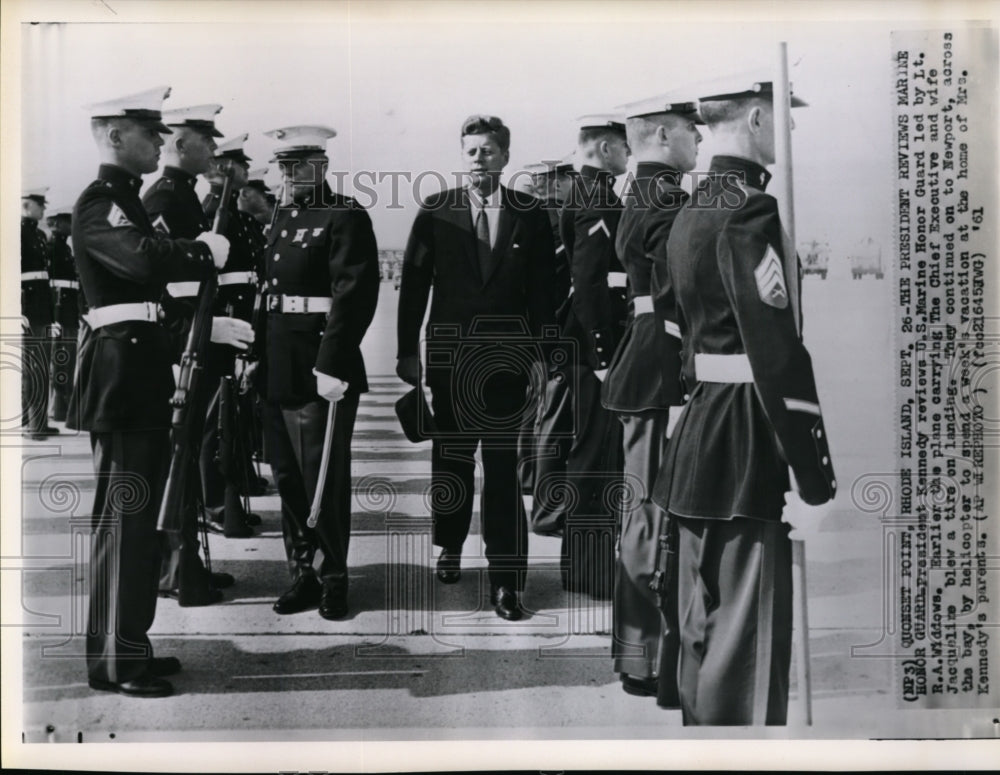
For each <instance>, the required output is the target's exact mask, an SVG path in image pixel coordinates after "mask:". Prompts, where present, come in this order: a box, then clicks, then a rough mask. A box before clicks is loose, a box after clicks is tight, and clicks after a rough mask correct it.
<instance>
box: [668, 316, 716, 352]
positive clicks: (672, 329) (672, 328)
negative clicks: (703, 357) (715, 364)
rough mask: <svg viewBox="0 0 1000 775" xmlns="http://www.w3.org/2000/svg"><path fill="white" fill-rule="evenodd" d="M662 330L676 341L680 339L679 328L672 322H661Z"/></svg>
mask: <svg viewBox="0 0 1000 775" xmlns="http://www.w3.org/2000/svg"><path fill="white" fill-rule="evenodd" d="M663 330H664V331H666V332H667V333H668V334H670V335H671V336H673V337H675V338H677V339H680V338H681V327H680V326H679V325H677V324H676V323H675V322H674V321H672V320H664V321H663ZM697 357H698V356H697V355H696V356H695V358H697ZM709 357H714V356H709Z"/></svg>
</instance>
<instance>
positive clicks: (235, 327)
mask: <svg viewBox="0 0 1000 775" xmlns="http://www.w3.org/2000/svg"><path fill="white" fill-rule="evenodd" d="M212 341H213V342H215V344H228V345H232V346H233V347H235V348H236V349H237V350H245V349H247V347H249V346H250V343H251V342H253V326H251V325H250V324H249V323H247V322H246V321H245V320H240V319H239V318H224V317H223V318H212Z"/></svg>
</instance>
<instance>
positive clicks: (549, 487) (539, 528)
mask: <svg viewBox="0 0 1000 775" xmlns="http://www.w3.org/2000/svg"><path fill="white" fill-rule="evenodd" d="M575 425H576V423H575V421H574V417H573V393H572V391H571V390H570V374H569V373H568V372H567V371H563V370H560V371H557V372H553V373H551V374H548V375H546V379H545V388H544V393H543V395H542V397H541V402H540V404H539V407H538V420H537V428H536V431H535V454H536V459H535V466H534V469H535V471H534V482H533V489H532V493H533V496H534V499H533V501H532V504H531V529H532V530H533V531H534V532H535V533H538V534H539V535H554V534H559V533H560V532H562V529H563V524H564V523H565V521H566V510H567V507H568V506H569V505H570V502H571V500H570V498H569V497H568V493H567V483H566V459H567V458H568V457H569V450H570V447H571V446H572V444H573V434H574V430H575Z"/></svg>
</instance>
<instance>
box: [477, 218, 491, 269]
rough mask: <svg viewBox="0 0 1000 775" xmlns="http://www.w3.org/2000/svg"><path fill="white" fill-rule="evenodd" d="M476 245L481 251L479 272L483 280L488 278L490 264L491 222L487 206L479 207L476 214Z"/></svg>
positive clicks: (479, 251)
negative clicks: (488, 217) (487, 217)
mask: <svg viewBox="0 0 1000 775" xmlns="http://www.w3.org/2000/svg"><path fill="white" fill-rule="evenodd" d="M476 247H477V250H478V253H479V274H480V276H481V277H482V279H483V281H484V282H485V280H486V273H487V270H488V269H489V264H490V253H491V249H490V224H489V221H488V220H486V208H485V207H481V208H479V214H478V215H477V216H476Z"/></svg>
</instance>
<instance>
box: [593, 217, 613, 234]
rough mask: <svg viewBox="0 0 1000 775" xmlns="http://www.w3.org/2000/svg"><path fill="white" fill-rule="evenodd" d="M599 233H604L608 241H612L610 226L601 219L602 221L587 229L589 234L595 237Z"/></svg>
mask: <svg viewBox="0 0 1000 775" xmlns="http://www.w3.org/2000/svg"><path fill="white" fill-rule="evenodd" d="M599 231H603V232H604V236H605V237H607V238H608V239H611V232H610V231H609V230H608V225H607V224H606V223H605V222H604V219H603V218H601V220H599V221H598V222H597V223H595V224H594V225H593V226H591V227H590V228H589V229H587V234H588V235H589V236H591V237H593V236H594V235H595V234H597V232H599Z"/></svg>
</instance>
